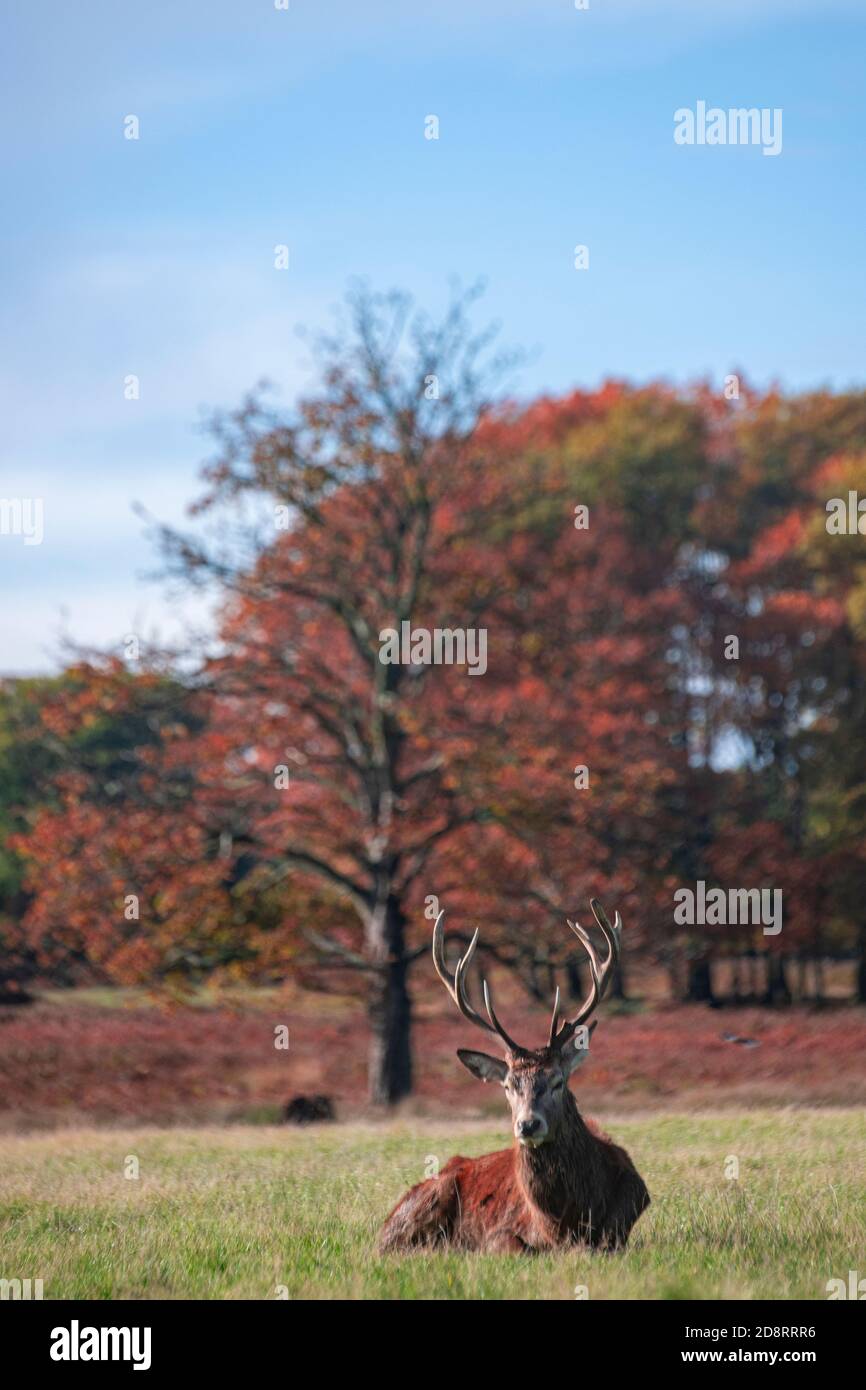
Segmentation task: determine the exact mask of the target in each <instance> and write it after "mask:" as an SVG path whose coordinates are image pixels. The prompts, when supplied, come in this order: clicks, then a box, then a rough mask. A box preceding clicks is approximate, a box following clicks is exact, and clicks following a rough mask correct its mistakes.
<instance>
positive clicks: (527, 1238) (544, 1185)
mask: <svg viewBox="0 0 866 1390" xmlns="http://www.w3.org/2000/svg"><path fill="white" fill-rule="evenodd" d="M591 906H592V911H593V914H594V916H595V920H596V921H597V922H598V925H599V927H600V928H601V931H602V934H603V935H604V938H605V941H606V943H607V954H606V958H605V960H604V961H600V960H599V957H598V955H597V954H596V951H595V948H594V947H593V945H592V942H591V941H590V939H589V936H588V934H587V933H586V932H585V931H584V929H583V928H582V927H580V926H578V924H577V923H575V922H569V923H568V925H569V926H570V927H571V930H572V931H573V932H574V934H575V936H576V937H577V938H578V940H579V941H580V942H581V944H582V946H583V947H584V949H585V951H586V953H587V955H588V957H589V967H590V972H591V976H592V984H591V988H590V991H589V994H588V996H587V998H586V1000H585V1001H584V1003H583V1005H582V1006H581V1008H580V1009H579V1011H578V1013H577V1014H576V1015H575V1017H574V1018H573V1019H572V1020H571V1021H570V1022H564V1023H563V1024H562V1026H561V1027H560V1026H559V1022H560V1009H559V990H558V989H557V991H556V997H555V999H554V1004H553V1017H552V1019H551V1022H550V1036H549V1038H548V1041H547V1046H546V1047H542V1048H539V1049H537V1050H530V1049H528V1048H524V1047H520V1046H519V1045H518V1044H517V1043H516V1042H515V1041H514V1040H513V1038H510V1037H509V1035H508V1034H507V1033H506V1031H505V1029H504V1028H503V1027H502V1024H501V1023H500V1022H499V1020H498V1018H497V1017H496V1013H495V1011H494V1008H493V1000H492V998H491V995H490V989H489V987H488V984H487V981H486V980H485V981H483V989H484V1005H485V1008H486V1010H487V1018H488V1019H489V1022H488V1021H487V1020H486V1019H483V1018H482V1017H481V1015H480V1014H479V1013H477V1012H476V1010H475V1009H474V1008H473V1007H472V1005H471V1004H470V1002H469V999H468V997H467V994H466V972H467V969H468V967H469V964H470V962H471V960H472V957H473V955H474V954H475V947H476V945H477V944H478V932H477V931H476V932H475V935H474V936H473V938H472V941H471V942H470V945H469V949H468V951H467V952H466V954H465V956H463V957H462V958H461V959H460V960H459V961H458V962H457V968H456V970H455V972H454V977H453V979H452V978H451V977H450V976H449V974H448V971H447V968H446V965H445V953H444V941H443V927H442V913H441V912H440V914H439V916H438V918H437V919H436V925H435V927H434V928H433V964H434V965H435V967H436V971H437V974H438V975H439V978H440V979H441V980H442V983H443V984H444V985H445V988H446V989H447V990H448V993H449V994H450V996H451V998H452V999H453V1000H454V1003H455V1004H456V1005H457V1007H458V1009H459V1010H460V1012H461V1014H462V1015H463V1017H464V1018H466V1019H468V1020H469V1022H470V1023H474V1024H475V1025H476V1026H477V1027H478V1028H483V1029H485V1030H486V1032H488V1033H493V1034H494V1036H497V1037H499V1038H500V1039H501V1040H502V1042H503V1043H504V1044H505V1060H504V1061H503V1060H502V1059H500V1058H499V1057H489V1056H488V1055H487V1053H485V1052H469V1051H467V1050H466V1049H464V1048H460V1049H459V1050H458V1052H457V1056H458V1057H459V1058H460V1061H461V1062H462V1063H463V1065H464V1067H467V1068H468V1069H469V1071H471V1072H472V1074H473V1076H477V1077H479V1078H480V1079H481V1080H482V1081H499V1082H500V1083H501V1084H502V1086H504V1087H505V1095H506V1098H507V1100H508V1103H509V1105H510V1106H511V1116H512V1120H513V1123H514V1136H515V1139H516V1141H517V1142H516V1144H515V1145H514V1147H513V1148H510V1149H501V1150H499V1152H498V1153H492V1154H485V1155H484V1157H483V1158H462V1157H459V1156H458V1157H456V1158H452V1159H451V1160H450V1161H449V1162H448V1163H446V1165H445V1167H444V1168H443V1169H442V1171H441V1173H440V1174H439V1175H438V1177H435V1178H428V1179H427V1181H426V1182H420V1183H418V1184H417V1185H416V1186H415V1187H412V1188H410V1189H409V1191H408V1192H407V1193H406V1195H405V1196H404V1197H403V1198H401V1200H400V1201H399V1202H398V1203H397V1205H396V1207H395V1208H394V1210H393V1211H392V1212H391V1215H390V1216H389V1217H388V1219H387V1221H386V1222H385V1224H384V1226H383V1228H382V1234H381V1238H380V1246H379V1248H380V1250H382V1251H383V1252H385V1251H394V1250H411V1249H413V1248H416V1247H418V1246H427V1247H430V1246H451V1247H452V1248H455V1249H460V1250H485V1251H533V1250H550V1249H553V1248H554V1247H556V1246H563V1245H570V1244H573V1243H576V1242H580V1243H582V1244H585V1245H589V1246H592V1247H593V1248H595V1249H599V1250H615V1249H617V1248H619V1247H622V1246H623V1245H625V1243H626V1241H627V1240H628V1235H629V1232H630V1230H631V1228H632V1226H633V1225H634V1223H635V1222H636V1221H637V1219H638V1217H639V1216H640V1214H641V1212H642V1211H644V1210H645V1209H646V1207H647V1206H648V1205H649V1193H648V1192H647V1190H646V1187H645V1185H644V1182H643V1179H642V1178H641V1176H640V1174H639V1173H638V1172H637V1170H636V1168H635V1166H634V1164H633V1163H632V1161H631V1159H630V1158H629V1156H628V1154H627V1153H626V1152H625V1150H624V1149H621V1148H619V1147H618V1146H617V1145H616V1144H614V1143H612V1141H611V1140H610V1139H608V1138H607V1137H606V1135H604V1134H601V1133H600V1132H599V1131H598V1130H597V1129H596V1128H595V1127H594V1126H593V1125H592V1124H591V1123H590V1122H587V1121H585V1120H584V1119H583V1118H582V1116H581V1115H580V1112H579V1111H578V1108H577V1105H576V1104H575V1100H574V1097H573V1096H572V1094H571V1092H570V1091H569V1089H568V1078H569V1077H570V1076H571V1073H572V1072H573V1071H575V1070H576V1068H577V1067H578V1066H579V1065H580V1063H581V1062H582V1061H583V1060H584V1058H585V1057H586V1055H587V1052H588V1050H589V1049H588V1043H589V1035H590V1034H591V1033H592V1030H593V1028H594V1027H595V1024H594V1023H593V1024H592V1025H591V1026H590V1027H589V1029H587V1028H585V1027H583V1024H584V1023H585V1020H586V1019H588V1018H589V1016H590V1014H591V1013H592V1012H593V1010H594V1009H595V1007H596V1005H597V1004H598V1003H599V1001H600V1000H601V999H602V997H603V995H604V993H605V990H606V989H607V986H608V985H609V983H610V979H611V975H612V974H613V971H614V970H615V969H616V965H617V961H618V960H619V949H620V933H621V931H622V922H621V921H620V917H619V913H617V914H616V920H615V922H614V925H613V926H611V924H610V922H609V921H608V919H607V917H606V916H605V914H604V911H603V909H602V907H601V905H600V903H598V902H596V901H595V900H593V902H592V904H591ZM579 1029H580V1032H578V1030H579ZM575 1035H576V1036H575Z"/></svg>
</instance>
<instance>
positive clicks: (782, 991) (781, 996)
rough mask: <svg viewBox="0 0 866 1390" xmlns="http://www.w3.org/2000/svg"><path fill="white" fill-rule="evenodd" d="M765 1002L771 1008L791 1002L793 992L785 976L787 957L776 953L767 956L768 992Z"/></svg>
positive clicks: (772, 952)
mask: <svg viewBox="0 0 866 1390" xmlns="http://www.w3.org/2000/svg"><path fill="white" fill-rule="evenodd" d="M763 1002H764V1003H765V1004H768V1005H771V1006H773V1005H776V1004H785V1005H787V1004H790V1002H791V991H790V989H789V988H788V981H787V978H786V976H785V957H784V956H782V955H778V954H777V953H776V952H775V951H771V952H770V953H769V955H768V956H767V992H766V994H765V995H764V1001H763Z"/></svg>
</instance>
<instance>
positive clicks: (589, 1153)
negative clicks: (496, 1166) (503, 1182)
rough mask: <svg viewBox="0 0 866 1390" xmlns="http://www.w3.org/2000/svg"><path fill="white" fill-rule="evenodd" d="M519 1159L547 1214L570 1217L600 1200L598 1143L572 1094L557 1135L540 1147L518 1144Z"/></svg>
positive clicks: (534, 1198) (531, 1195)
mask: <svg viewBox="0 0 866 1390" xmlns="http://www.w3.org/2000/svg"><path fill="white" fill-rule="evenodd" d="M516 1163H517V1171H518V1178H519V1180H520V1184H521V1187H522V1188H523V1191H524V1193H525V1195H526V1196H527V1197H528V1199H529V1200H530V1202H532V1203H533V1204H534V1205H535V1206H536V1207H538V1208H539V1210H540V1211H542V1212H543V1213H544V1214H545V1215H546V1216H550V1217H553V1218H554V1219H555V1220H557V1221H562V1220H570V1219H572V1218H573V1217H574V1216H575V1215H581V1214H583V1213H584V1212H586V1213H589V1211H590V1210H591V1208H592V1205H593V1197H595V1202H596V1204H597V1202H598V1191H599V1176H600V1171H601V1160H600V1155H599V1152H598V1144H597V1142H596V1140H595V1138H594V1136H593V1135H592V1134H591V1133H590V1131H589V1130H588V1129H587V1127H586V1125H585V1124H584V1122H583V1120H582V1119H581V1117H580V1113H579V1111H578V1108H577V1105H576V1104H575V1102H574V1098H573V1096H571V1095H570V1094H569V1095H567V1096H566V1098H565V1103H564V1105H563V1112H562V1116H561V1120H560V1124H559V1126H558V1128H557V1130H556V1132H555V1134H554V1135H553V1137H552V1138H551V1139H549V1140H548V1141H547V1143H546V1144H539V1145H538V1147H537V1148H529V1147H524V1146H523V1145H518V1146H517V1152H516Z"/></svg>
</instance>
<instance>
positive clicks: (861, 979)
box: [856, 924, 866, 1004]
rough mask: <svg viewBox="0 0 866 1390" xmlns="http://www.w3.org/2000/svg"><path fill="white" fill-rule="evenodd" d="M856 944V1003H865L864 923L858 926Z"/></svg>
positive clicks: (865, 947)
mask: <svg viewBox="0 0 866 1390" xmlns="http://www.w3.org/2000/svg"><path fill="white" fill-rule="evenodd" d="M857 944H858V947H859V953H858V956H857V996H856V997H857V1003H858V1004H866V924H864V925H862V926H861V927H860V931H859V933H858V938H857Z"/></svg>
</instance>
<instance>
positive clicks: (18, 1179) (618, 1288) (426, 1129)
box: [0, 1110, 866, 1299]
mask: <svg viewBox="0 0 866 1390" xmlns="http://www.w3.org/2000/svg"><path fill="white" fill-rule="evenodd" d="M609 1129H610V1131H611V1132H612V1134H613V1136H614V1137H615V1138H616V1139H617V1140H618V1141H620V1142H622V1143H624V1144H625V1146H626V1147H627V1148H628V1149H629V1151H630V1153H631V1154H632V1157H633V1158H634V1160H635V1162H636V1163H637V1166H638V1167H639V1169H640V1171H641V1172H642V1174H643V1175H644V1177H645V1179H646V1181H647V1183H648V1186H649V1188H650V1192H651V1194H652V1198H653V1204H652V1206H651V1207H650V1209H649V1211H648V1212H647V1213H646V1214H645V1215H644V1216H643V1217H642V1218H641V1220H640V1222H639V1223H638V1225H637V1227H636V1228H635V1233H634V1236H633V1238H632V1243H631V1245H630V1247H629V1249H628V1251H627V1252H626V1253H625V1254H622V1255H614V1256H603V1255H589V1254H587V1253H585V1252H582V1251H579V1250H574V1251H569V1252H567V1253H564V1254H557V1255H543V1256H538V1257H529V1258H527V1257H518V1256H492V1255H454V1254H441V1253H440V1254H429V1255H413V1256H408V1257H394V1256H392V1257H389V1258H387V1259H382V1258H380V1257H379V1256H378V1255H377V1254H376V1253H375V1242H376V1233H377V1229H378V1226H379V1224H380V1222H381V1220H382V1218H383V1217H384V1216H385V1214H386V1213H387V1211H388V1210H389V1208H390V1207H391V1206H392V1205H393V1203H394V1202H395V1201H396V1199H397V1197H398V1196H399V1195H400V1193H401V1191H402V1190H403V1189H404V1188H405V1187H406V1186H408V1185H409V1184H410V1183H411V1182H416V1181H417V1180H418V1179H419V1178H420V1177H423V1176H424V1169H425V1163H427V1162H428V1161H429V1159H430V1158H434V1159H438V1160H439V1162H440V1163H443V1162H444V1161H445V1160H446V1159H447V1158H448V1157H449V1156H450V1155H451V1154H452V1153H454V1152H457V1151H459V1152H462V1153H483V1152H485V1151H486V1150H488V1149H490V1148H496V1147H501V1146H502V1144H503V1143H504V1142H505V1141H504V1126H503V1127H502V1128H501V1129H499V1130H494V1129H491V1128H490V1127H489V1126H485V1127H483V1128H481V1127H478V1126H473V1127H469V1126H467V1125H454V1126H451V1127H447V1126H445V1125H443V1124H442V1123H441V1122H439V1123H434V1122H424V1121H420V1120H419V1121H418V1122H417V1123H416V1125H415V1127H414V1128H411V1129H410V1128H409V1127H408V1125H406V1124H402V1125H388V1126H382V1127H378V1128H377V1127H373V1126H369V1127H364V1126H360V1125H358V1126H334V1127H330V1128H329V1127H325V1128H321V1129H317V1130H315V1131H313V1130H299V1131H291V1130H288V1129H279V1128H266V1129H265V1128H261V1127H258V1128H250V1129H246V1128H237V1127H236V1128H231V1129H220V1130H217V1129H207V1130H154V1129H142V1130H132V1131H108V1130H102V1131H98V1130H76V1131H59V1132H54V1133H52V1134H50V1135H46V1134H42V1135H32V1136H23V1137H22V1136H16V1137H6V1138H3V1139H2V1140H0V1251H2V1254H0V1262H2V1268H0V1277H3V1278H7V1279H12V1278H20V1279H25V1278H32V1279H36V1278H41V1279H42V1280H43V1281H44V1292H45V1297H46V1298H93V1299H107V1298H275V1297H276V1296H277V1287H278V1286H280V1285H282V1286H285V1288H286V1289H287V1290H288V1295H289V1297H290V1298H401V1299H403V1298H488V1299H500V1298H544V1299H551V1298H554V1299H572V1298H574V1297H575V1287H576V1286H577V1285H585V1286H586V1287H587V1289H588V1295H589V1297H590V1298H594V1299H598V1298H672V1299H677V1298H705V1299H714V1298H776V1299H785V1298H808V1299H813V1298H818V1299H820V1298H826V1296H827V1295H826V1289H825V1285H826V1283H827V1280H828V1279H829V1278H832V1277H841V1278H847V1272H848V1270H849V1269H858V1270H859V1271H860V1274H861V1275H866V1200H864V1194H866V1113H864V1112H863V1111H861V1110H858V1111H854V1110H848V1111H838V1110H835V1111H833V1110H827V1111H818V1110H785V1111H771V1110H763V1111H748V1112H743V1113H741V1114H738V1113H735V1112H734V1113H732V1112H730V1111H727V1112H724V1113H720V1114H715V1115H714V1114H707V1113H705V1114H701V1115H697V1116H691V1115H672V1114H668V1115H654V1116H649V1117H646V1118H642V1119H634V1118H630V1119H623V1120H620V1121H610V1123H609ZM128 1155H134V1156H135V1157H137V1159H138V1161H139V1165H140V1176H139V1178H138V1179H137V1180H130V1179H127V1178H125V1177H124V1161H125V1159H126V1157H127V1156H128ZM729 1155H733V1156H735V1157H736V1158H737V1159H738V1161H739V1179H738V1180H736V1181H730V1180H728V1179H726V1177H725V1162H726V1159H727V1158H728V1156H729Z"/></svg>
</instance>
